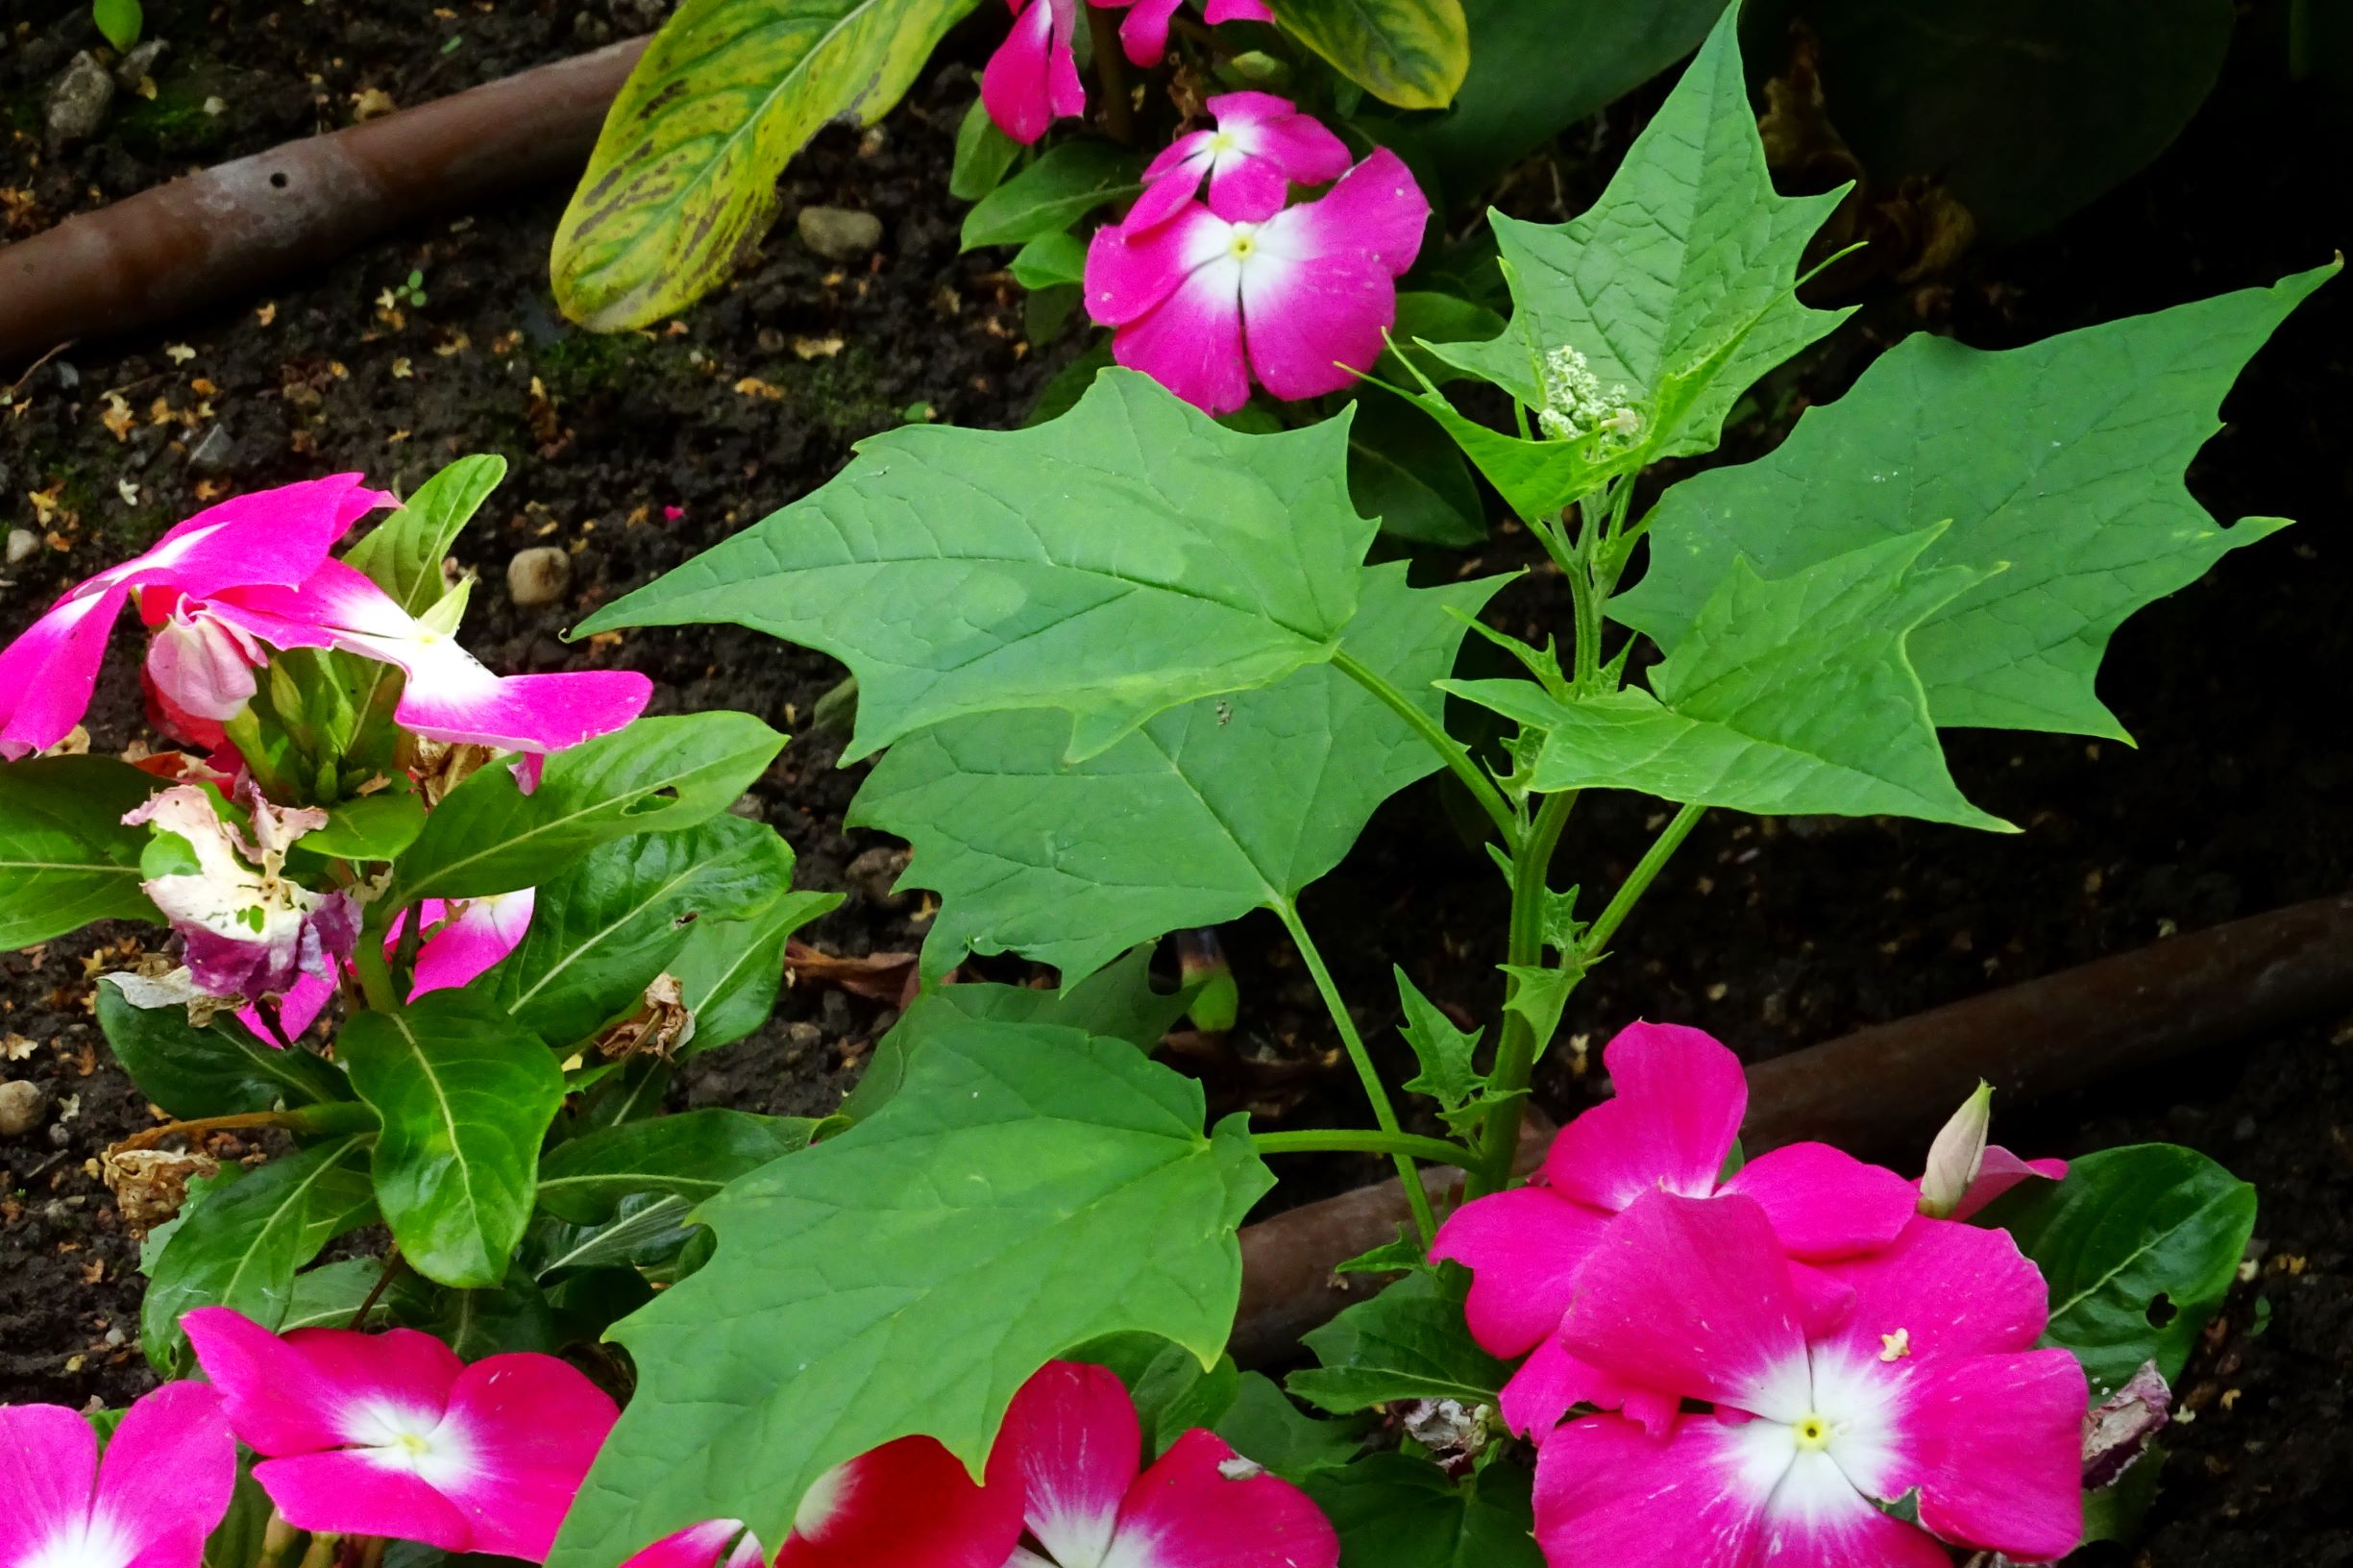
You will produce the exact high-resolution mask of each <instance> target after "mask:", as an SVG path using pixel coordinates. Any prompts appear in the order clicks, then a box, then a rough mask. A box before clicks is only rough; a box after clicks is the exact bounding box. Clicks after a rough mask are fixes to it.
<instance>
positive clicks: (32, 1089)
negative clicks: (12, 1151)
mask: <svg viewBox="0 0 2353 1568" xmlns="http://www.w3.org/2000/svg"><path fill="white" fill-rule="evenodd" d="M48 1114H49V1101H48V1096H46V1095H44V1094H43V1093H41V1090H40V1085H38V1084H28V1083H25V1082H23V1081H22V1080H19V1079H10V1080H8V1081H6V1082H4V1083H0V1138H22V1137H23V1136H24V1135H25V1134H27V1133H29V1132H31V1131H32V1130H33V1129H34V1128H36V1127H38V1126H39V1125H40V1124H41V1118H42V1117H43V1116H45V1115H48Z"/></svg>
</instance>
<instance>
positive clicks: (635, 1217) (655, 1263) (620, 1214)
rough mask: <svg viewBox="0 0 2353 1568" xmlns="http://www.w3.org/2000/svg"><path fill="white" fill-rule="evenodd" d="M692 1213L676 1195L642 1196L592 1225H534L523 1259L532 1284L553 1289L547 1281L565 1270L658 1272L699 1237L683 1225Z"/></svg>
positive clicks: (547, 1221) (544, 1220) (692, 1228)
mask: <svg viewBox="0 0 2353 1568" xmlns="http://www.w3.org/2000/svg"><path fill="white" fill-rule="evenodd" d="M693 1208H694V1205H693V1204H692V1203H691V1202H689V1201H688V1200H687V1199H685V1198H682V1197H680V1196H678V1194H676V1193H675V1192H641V1193H638V1194H636V1195H634V1196H631V1197H626V1198H624V1199H622V1200H621V1202H620V1203H618V1204H616V1205H615V1206H614V1209H613V1217H612V1218H610V1219H607V1220H600V1221H598V1222H597V1223H596V1224H594V1225H573V1224H569V1223H566V1222H563V1221H560V1220H556V1219H553V1218H552V1217H542V1218H539V1219H535V1220H533V1221H532V1222H531V1228H530V1232H529V1235H528V1237H527V1240H526V1242H525V1245H524V1249H523V1258H524V1260H525V1262H526V1263H527V1266H528V1268H529V1270H530V1273H531V1276H532V1278H534V1279H536V1280H540V1281H542V1282H545V1283H548V1284H549V1285H550V1287H551V1288H553V1287H554V1286H555V1285H556V1284H558V1283H560V1282H556V1281H554V1280H552V1278H551V1276H554V1275H557V1274H562V1273H564V1272H565V1271H567V1270H576V1269H604V1268H614V1267H628V1268H633V1269H639V1270H647V1269H652V1268H657V1267H659V1266H661V1265H662V1264H663V1263H666V1262H670V1261H671V1260H673V1259H674V1258H676V1257H677V1255H678V1252H679V1249H680V1248H682V1247H684V1246H685V1245H686V1243H687V1242H688V1241H690V1240H692V1239H693V1238H694V1237H695V1235H696V1234H697V1232H698V1231H699V1227H698V1226H696V1225H694V1224H691V1223H689V1221H688V1219H687V1214H688V1213H689V1212H690V1211H691V1210H692V1209H693Z"/></svg>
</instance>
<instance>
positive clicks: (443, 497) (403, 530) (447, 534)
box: [343, 452, 506, 615]
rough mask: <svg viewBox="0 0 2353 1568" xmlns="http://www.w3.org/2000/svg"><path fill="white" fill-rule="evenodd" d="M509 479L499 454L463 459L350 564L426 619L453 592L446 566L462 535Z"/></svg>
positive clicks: (421, 489)
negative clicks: (443, 570)
mask: <svg viewBox="0 0 2353 1568" xmlns="http://www.w3.org/2000/svg"><path fill="white" fill-rule="evenodd" d="M503 478H506V459H505V458H503V457H502V456H500V455H499V454H498V453H495V452H493V453H478V454H477V455H475V456H471V457H460V458H458V459H457V460H456V461H455V462H453V463H452V464H450V465H449V466H448V467H447V468H444V469H442V470H441V471H440V472H439V473H438V474H435V475H434V476H433V477H432V478H429V479H427V480H426V481H425V482H424V483H423V484H421V485H419V486H417V493H416V494H415V495H413V496H410V497H409V498H408V500H407V501H406V502H403V503H402V506H401V509H400V510H399V511H397V512H394V513H393V514H392V515H391V516H390V517H387V518H385V519H384V520H383V521H382V522H381V523H380V524H378V525H377V526H376V527H374V528H373V529H371V530H370V531H369V533H368V535H367V537H365V538H363V539H361V540H360V541H359V543H357V544H355V545H354V546H353V547H352V548H351V549H350V550H348V551H345V552H344V556H343V561H344V564H345V565H346V566H351V567H355V568H357V569H358V570H359V571H361V572H364V573H366V574H367V575H368V576H369V578H370V579H371V580H372V581H374V582H375V584H376V586H377V587H379V588H381V589H382V590H383V591H384V592H385V593H387V594H390V595H391V596H392V600H393V602H395V603H397V604H398V605H400V607H401V608H402V609H404V610H406V611H407V612H408V613H409V614H410V615H423V614H424V613H425V612H426V611H427V610H429V609H431V608H432V607H433V606H434V605H436V604H438V603H440V602H441V600H442V597H443V596H444V595H445V594H446V593H448V591H449V590H448V588H447V586H446V585H445V584H444V583H443V582H442V580H441V563H442V562H443V561H445V560H447V559H448V558H449V554H450V550H451V547H453V545H455V544H456V543H457V535H458V533H459V532H460V531H461V530H463V529H464V527H465V526H466V525H467V524H468V523H469V522H471V521H472V520H473V518H474V514H475V513H476V512H478V511H479V510H481V506H482V502H485V501H487V500H489V499H490V492H492V491H493V490H496V489H497V488H498V487H499V481H500V480H502V479H503Z"/></svg>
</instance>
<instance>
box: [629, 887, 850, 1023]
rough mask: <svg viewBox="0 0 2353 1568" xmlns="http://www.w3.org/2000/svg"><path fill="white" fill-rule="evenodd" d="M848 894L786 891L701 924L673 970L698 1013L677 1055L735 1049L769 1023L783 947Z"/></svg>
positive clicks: (780, 977)
mask: <svg viewBox="0 0 2353 1568" xmlns="http://www.w3.org/2000/svg"><path fill="white" fill-rule="evenodd" d="M843 896H844V895H843V894H838V893H785V894H781V895H780V896H778V897H776V898H774V899H773V900H772V902H770V903H769V905H768V906H767V907H766V908H765V909H762V910H760V911H759V912H758V913H757V914H753V915H748V916H746V917H744V918H743V919H727V920H714V919H700V920H697V921H696V922H695V927H694V929H693V931H691V932H690V933H688V935H687V939H686V945H685V946H683V947H681V948H679V949H678V950H677V952H676V953H675V954H674V955H673V956H672V958H671V961H670V966H669V968H670V972H671V973H673V974H674V975H676V976H677V977H678V988H679V991H680V992H681V993H682V994H683V995H684V996H685V998H686V1005H687V1008H688V1010H689V1011H690V1012H692V1013H693V1014H694V1015H695V1035H694V1038H693V1039H692V1040H690V1041H687V1042H686V1043H685V1044H684V1045H682V1046H681V1047H679V1054H680V1055H681V1056H682V1057H684V1056H699V1055H700V1054H701V1053H702V1052H704V1051H708V1050H714V1049H716V1048H717V1047H719V1046H722V1045H728V1044H732V1043H734V1042H735V1041H739V1040H742V1039H743V1038H744V1037H745V1036H746V1035H748V1034H750V1033H751V1032H752V1031H753V1030H755V1029H757V1028H759V1027H760V1025H762V1024H764V1023H766V1022H767V1021H768V1016H769V1015H770V1014H771V1013H772V1012H774V1011H775V1009H776V992H778V991H779V990H780V989H782V987H783V985H784V949H785V944H786V943H788V942H790V941H791V940H792V936H793V933H794V932H796V931H797V930H799V929H800V928H801V927H802V926H804V925H807V924H808V923H809V922H810V921H811V920H814V919H817V918H818V917H820V916H821V915H824V914H827V913H829V912H830V911H831V910H832V909H833V908H834V907H835V906H836V905H838V904H840V903H841V902H842V899H843Z"/></svg>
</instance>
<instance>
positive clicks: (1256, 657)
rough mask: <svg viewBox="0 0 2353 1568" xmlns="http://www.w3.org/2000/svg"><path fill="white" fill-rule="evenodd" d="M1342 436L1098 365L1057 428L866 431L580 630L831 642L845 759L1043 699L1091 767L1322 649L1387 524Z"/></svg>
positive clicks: (1346, 613)
mask: <svg viewBox="0 0 2353 1568" xmlns="http://www.w3.org/2000/svg"><path fill="white" fill-rule="evenodd" d="M1347 425H1348V422H1347V419H1346V418H1345V417H1344V416H1343V417H1341V418H1336V419H1332V420H1328V421H1326V422H1325V423H1323V424H1321V425H1317V426H1314V427H1311V428H1310V429H1303V430H1290V431H1285V432H1282V433H1280V434H1274V435H1241V434H1238V433H1236V432H1235V431H1232V430H1228V429H1224V428H1223V427H1221V426H1219V425H1218V424H1217V423H1216V422H1215V421H1214V420H1213V419H1211V418H1210V417H1209V416H1208V415H1206V414H1203V413H1201V412H1200V411H1199V410H1197V409H1195V408H1192V407H1190V406H1189V405H1187V404H1184V403H1182V402H1180V401H1179V400H1178V399H1176V398H1175V397H1173V396H1171V395H1170V394H1169V393H1167V392H1165V391H1164V390H1162V389H1161V387H1160V386H1158V385H1157V384H1156V383H1154V382H1153V381H1152V380H1150V379H1149V378H1148V377H1144V376H1140V375H1138V374H1136V373H1135V372H1133V371H1126V370H1107V371H1104V372H1103V373H1102V374H1101V375H1100V376H1098V377H1097V378H1096V380H1095V381H1094V383H1093V385H1091V387H1090V388H1089V389H1088V391H1087V393H1086V395H1085V396H1084V397H1082V398H1081V399H1080V400H1079V402H1078V404H1077V405H1076V406H1075V407H1073V408H1072V409H1071V410H1070V411H1069V412H1068V413H1067V414H1065V415H1064V416H1063V417H1062V418H1060V419H1057V420H1055V421H1054V422H1053V423H1051V424H1049V425H1042V426H1038V427H1035V428H1032V429H1024V430H1012V431H989V430H964V429H951V428H947V427H942V426H921V425H915V426H907V427H905V428H902V429H895V430H892V431H890V432H888V433H886V434H883V435H878V436H875V437H873V438H871V439H870V440H868V441H865V442H863V443H861V444H860V446H859V449H858V456H857V458H856V459H855V460H854V461H853V462H851V463H850V465H849V466H848V467H847V468H846V469H845V470H843V472H842V473H841V474H839V475H837V476H836V477H835V478H833V479H832V481H831V482H829V483H827V484H826V485H825V486H824V487H823V488H821V489H820V490H819V491H817V492H816V493H815V494H814V495H810V496H806V497H803V498H802V499H801V500H799V501H797V502H794V503H793V504H791V505H790V506H787V507H785V508H784V509H783V510H782V511H780V512H777V513H775V514H773V515H772V516H771V517H769V518H768V519H767V520H766V521H764V522H762V523H760V524H759V525H758V526H756V527H751V528H748V529H747V530H745V531H744V532H742V533H739V534H737V535H736V536H735V537H733V538H732V539H729V540H727V541H726V542H724V543H723V544H721V545H719V546H717V547H716V548H714V549H712V550H710V551H705V552H704V553H703V554H701V555H699V556H698V557H696V558H695V559H694V560H692V561H689V562H687V563H686V564H685V565H684V566H682V567H679V568H678V569H677V570H676V571H674V572H672V573H670V574H669V575H668V576H663V577H661V578H658V579H657V580H655V581H654V582H652V583H650V584H649V585H648V586H646V587H644V588H641V589H639V590H637V592H635V593H633V594H630V595H627V596H626V597H625V598H623V599H622V600H618V601H617V602H615V603H613V604H610V605H607V606H606V607H605V608H604V609H602V610H600V611H599V612H598V613H597V614H595V615H593V616H591V617H590V618H589V619H588V620H587V621H586V622H585V623H584V624H583V625H582V627H581V629H582V630H583V631H595V630H601V629H603V628H606V627H611V626H627V625H681V624H688V623H695V622H711V621H733V622H736V623H738V624H740V625H747V626H749V627H751V628H753V629H754V630H757V631H765V632H768V633H769V634H771V635H772V636H776V637H782V638H785V639H787V640H788V641H791V642H796V643H802V644H805V645H807V646H809V647H811V648H816V649H822V650H823V651H825V652H827V653H831V654H833V655H834V656H835V657H836V658H839V659H841V660H843V661H844V662H845V663H846V664H848V666H849V667H850V670H851V672H852V673H853V674H855V675H856V676H857V677H858V727H857V733H856V734H855V735H854V736H853V737H852V740H851V743H850V746H849V747H848V749H847V751H846V753H845V755H846V758H847V759H848V760H855V759H857V758H859V757H863V756H867V755H869V754H870V753H871V752H873V751H875V750H877V749H879V748H880V747H884V746H887V745H889V744H890V743H891V742H893V741H895V740H897V739H898V738H900V737H901V736H904V735H907V734H910V733H912V732H914V731H916V730H919V729H921V728H923V727H925V726H926V725H931V724H938V723H944V722H945V721H948V720H953V719H958V718H963V717H967V716H969V715H973V714H996V713H1006V712H1009V711H1012V710H1017V709H1038V708H1058V709H1062V710H1064V711H1066V712H1067V713H1068V714H1070V715H1071V719H1072V723H1071V724H1070V725H1069V726H1068V728H1069V733H1067V734H1066V737H1065V740H1066V747H1064V749H1066V750H1067V752H1068V754H1069V755H1070V756H1071V757H1072V758H1073V759H1074V760H1084V759H1085V758H1088V757H1091V756H1092V755H1093V754H1094V753H1096V752H1099V751H1101V750H1103V749H1104V748H1105V747H1109V746H1111V745H1112V744H1113V743H1114V742H1115V741H1117V740H1118V739H1119V738H1120V737H1121V736H1123V735H1125V734H1127V733H1128V732H1129V731H1131V730H1133V729H1135V728H1136V727H1137V726H1138V725H1139V724H1140V723H1143V722H1144V721H1145V720H1146V719H1149V718H1150V717H1152V715H1154V714H1156V713H1159V712H1161V711H1162V710H1163V709H1165V708H1170V707H1174V706H1176V705H1177V704H1179V703H1182V702H1188V701H1191V700H1192V699H1194V698H1203V697H1213V696H1215V695H1217V694H1219V693H1222V692H1230V691H1238V690H1240V689H1243V688H1246V687H1251V686H1262V685H1264V684H1266V683H1267V682H1269V681H1272V680H1277V679H1280V678H1281V677H1282V676H1284V675H1286V674H1289V673H1290V672H1291V671H1293V670H1295V669H1298V668H1299V667H1300V666H1302V665H1305V664H1311V663H1314V662H1317V661H1319V660H1323V659H1327V658H1329V657H1330V656H1331V654H1332V651H1333V649H1334V648H1335V647H1336V645H1337V643H1338V641H1339V636H1340V632H1341V630H1342V629H1343V628H1344V627H1345V626H1346V625H1347V624H1348V619H1349V617H1350V616H1351V615H1352V614H1354V613H1355V610H1356V604H1357V584H1358V563H1359V562H1360V561H1361V560H1362V559H1363V556H1364V551H1365V548H1366V547H1367V546H1368V545H1369V544H1370V543H1371V540H1372V535H1373V530H1374V525H1373V524H1372V523H1370V522H1368V521H1367V520H1365V519H1364V518H1361V517H1360V516H1358V515H1357V512H1356V508H1355V507H1354V506H1353V505H1351V504H1350V502H1349V499H1348V491H1347V485H1346V479H1345V476H1346V451H1347V440H1348V429H1347ZM1058 754H1059V753H1058ZM551 771H552V770H551Z"/></svg>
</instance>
